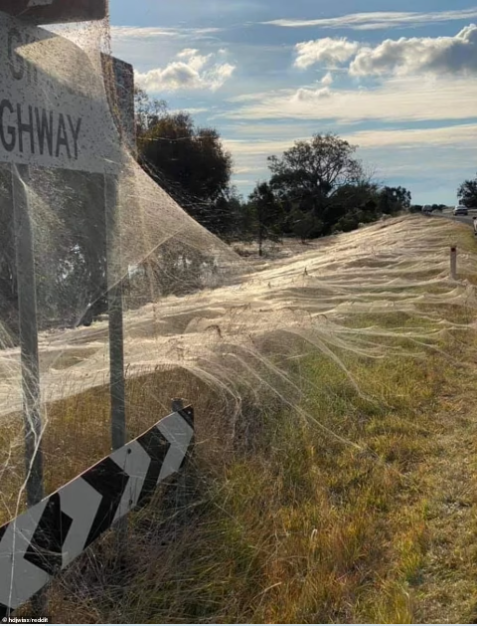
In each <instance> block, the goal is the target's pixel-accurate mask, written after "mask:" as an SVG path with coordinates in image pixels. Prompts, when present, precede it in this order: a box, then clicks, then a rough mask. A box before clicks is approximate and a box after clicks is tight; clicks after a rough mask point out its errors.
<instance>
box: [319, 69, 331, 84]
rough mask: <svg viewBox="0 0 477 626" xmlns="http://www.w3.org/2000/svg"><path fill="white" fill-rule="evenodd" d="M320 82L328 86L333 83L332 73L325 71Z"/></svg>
mask: <svg viewBox="0 0 477 626" xmlns="http://www.w3.org/2000/svg"><path fill="white" fill-rule="evenodd" d="M321 84H322V85H324V86H325V87H329V86H330V85H332V84H333V75H332V73H331V72H327V73H326V74H325V75H324V76H323V78H322V79H321Z"/></svg>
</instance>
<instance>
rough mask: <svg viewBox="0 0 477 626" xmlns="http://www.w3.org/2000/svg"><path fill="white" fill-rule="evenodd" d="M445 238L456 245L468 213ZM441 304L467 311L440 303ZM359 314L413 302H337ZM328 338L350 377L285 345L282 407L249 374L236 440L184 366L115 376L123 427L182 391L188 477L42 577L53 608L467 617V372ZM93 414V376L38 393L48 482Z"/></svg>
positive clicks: (167, 619) (463, 356)
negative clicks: (123, 528)
mask: <svg viewBox="0 0 477 626" xmlns="http://www.w3.org/2000/svg"><path fill="white" fill-rule="evenodd" d="M456 232H457V231H456ZM454 238H457V239H458V241H459V246H460V247H461V248H462V249H464V248H465V247H466V246H468V247H467V249H468V250H469V251H471V250H472V247H471V246H472V245H473V244H474V242H473V240H472V239H471V236H470V235H469V236H468V235H467V231H465V230H464V229H460V230H459V232H457V235H455V236H454ZM440 312H441V314H442V316H452V319H454V320H458V321H462V322H468V321H472V320H473V319H474V314H473V312H472V311H470V310H468V309H466V308H465V307H459V306H456V305H449V306H448V307H447V308H446V309H445V310H444V309H442V311H440ZM371 323H377V324H379V325H381V326H382V327H383V328H388V329H392V328H394V327H396V326H399V327H402V326H403V325H404V326H405V325H409V326H413V325H414V324H415V323H416V320H415V319H413V318H412V316H409V315H406V314H402V313H399V312H397V313H393V314H391V315H388V316H384V315H380V316H379V317H375V318H371V317H369V316H367V317H360V318H357V317H355V318H353V319H352V320H349V324H350V325H354V326H366V325H368V324H371ZM429 323H431V322H429ZM388 341H389V342H390V343H392V340H390V339H389V340H388ZM440 347H441V348H442V349H446V350H447V352H448V353H449V354H450V355H451V357H453V358H455V359H456V360H460V361H464V360H465V361H467V362H472V361H474V362H475V348H476V343H475V337H474V336H470V333H469V331H467V333H466V334H465V335H464V334H463V333H457V332H455V333H452V334H451V333H449V334H447V335H443V336H442V340H441V346H440ZM340 356H341V357H342V358H343V360H344V362H345V364H346V366H347V367H348V369H349V371H350V372H351V373H352V374H353V377H354V379H355V380H356V381H357V383H358V385H359V389H360V391H361V393H358V392H357V390H356V388H355V387H354V386H353V385H352V384H351V383H350V381H349V379H348V378H347V376H346V375H345V373H344V372H343V371H342V370H341V369H340V368H339V367H338V366H337V365H336V364H335V363H334V362H332V361H330V360H329V359H327V358H326V357H324V356H323V355H322V354H319V353H318V352H314V353H312V354H308V355H307V356H304V357H302V358H301V359H298V360H286V359H285V360H284V362H282V363H281V365H283V366H285V365H286V366H287V368H288V371H289V372H290V375H291V376H293V378H294V380H295V381H296V383H297V384H298V385H299V386H300V387H301V389H302V390H303V391H304V398H305V399H304V400H302V401H301V402H300V404H297V405H296V406H295V407H294V408H293V409H292V408H283V406H282V407H278V406H277V405H276V403H273V402H272V401H271V398H269V397H268V396H267V395H266V394H265V392H264V393H263V395H262V403H261V405H260V406H257V405H254V404H253V401H252V399H250V401H249V404H248V405H247V404H246V403H245V405H244V407H243V419H244V423H246V425H247V428H246V429H243V431H241V434H242V435H243V437H242V438H241V440H240V442H238V441H237V440H236V441H234V442H232V441H231V440H230V438H229V434H230V428H229V426H230V425H229V424H228V422H227V418H226V417H225V416H226V415H227V411H228V407H227V405H226V403H224V401H223V400H219V398H218V396H217V395H216V394H214V393H213V392H212V391H211V390H210V389H208V388H207V387H206V386H205V385H204V384H203V383H201V382H199V381H198V380H195V379H193V378H191V377H190V375H188V374H187V373H186V372H184V371H179V370H174V371H171V372H167V373H158V372H156V373H152V374H149V375H147V376H145V377H143V378H141V379H138V380H137V381H134V382H130V383H129V384H128V407H129V417H128V419H129V420H130V424H131V428H130V433H129V434H130V436H136V435H137V434H139V432H141V430H144V429H145V428H147V427H148V426H150V425H151V423H152V421H153V419H152V417H151V416H157V417H158V418H159V417H161V416H162V415H165V414H166V413H167V412H168V411H169V401H170V398H171V397H173V396H177V395H181V394H182V395H183V396H184V397H186V398H187V399H188V400H190V401H191V402H192V403H193V404H194V406H195V408H196V416H197V425H198V436H197V446H196V448H195V451H194V456H193V458H192V461H191V463H190V465H189V468H188V470H187V477H188V478H187V481H188V482H187V484H186V485H185V486H184V485H182V487H181V488H180V489H179V488H176V489H173V490H172V491H167V490H166V492H165V493H164V492H163V493H161V494H159V496H158V498H156V500H155V501H154V502H153V503H152V504H151V505H150V506H149V507H148V508H147V509H145V510H144V511H142V512H140V513H138V514H134V515H133V516H131V517H130V528H129V538H128V542H127V545H124V546H122V550H121V552H122V557H123V559H122V560H121V562H120V563H119V562H118V558H117V557H118V555H117V550H116V546H115V544H114V537H113V535H112V534H110V535H108V536H107V537H105V539H104V540H102V541H100V542H99V543H98V544H97V545H95V546H94V547H92V548H91V549H89V550H88V551H87V553H86V554H85V555H84V556H82V557H81V558H80V559H78V561H77V563H75V564H74V565H73V566H72V568H70V571H69V572H68V573H66V574H65V575H64V576H63V577H62V578H61V579H59V580H58V581H56V582H55V583H54V585H53V586H52V587H51V589H50V591H49V598H50V611H49V612H50V614H51V615H52V618H53V620H54V621H55V622H57V623H191V622H195V623H247V622H248V623H366V622H368V623H369V622H371V623H373V622H374V623H416V622H417V623H442V622H445V623H451V622H464V623H475V619H476V618H477V583H476V580H477V565H476V564H477V558H476V557H477V532H476V528H477V527H476V524H475V519H476V516H477V491H476V487H475V485H476V484H477V483H476V480H475V478H476V473H477V455H476V453H477V449H476V444H475V441H477V439H476V437H475V434H476V433H475V431H476V429H477V419H476V418H477V414H476V410H475V409H474V408H473V406H472V398H473V386H474V385H473V376H474V372H473V371H469V369H467V370H466V369H464V368H462V367H456V366H455V364H454V362H453V360H452V359H451V358H449V357H447V356H445V355H444V354H442V353H439V352H437V351H435V352H430V353H429V354H428V356H427V358H425V359H415V358H412V357H404V356H402V357H399V358H396V357H393V359H392V360H391V359H382V360H372V359H364V358H358V357H350V356H349V355H348V356H346V355H340ZM317 389H319V391H317ZM80 415H81V419H78V417H79V416H80ZM107 415H108V400H107V394H106V391H105V390H104V389H98V390H92V391H90V392H88V393H86V394H82V395H80V396H77V397H74V398H71V399H69V400H66V401H64V402H63V403H57V404H55V405H54V406H52V407H51V408H50V411H49V417H50V423H49V426H48V429H49V430H47V434H46V442H45V449H46V455H47V459H48V458H49V459H51V460H53V459H54V458H55V455H58V454H59V453H60V450H61V453H62V458H63V459H66V458H69V457H70V455H71V458H72V459H73V461H71V463H70V462H68V464H66V462H65V463H64V465H63V466H62V468H61V472H60V471H58V472H57V471H55V474H54V475H53V474H52V473H50V474H49V475H48V485H49V488H50V490H51V489H53V488H56V487H58V486H60V484H63V483H64V482H65V480H67V479H69V478H72V477H73V476H74V475H75V474H76V473H78V471H80V470H81V469H84V467H86V466H87V465H88V464H90V463H91V462H93V461H96V460H98V458H99V457H100V456H102V455H104V454H107V452H108V450H107V449H106V448H107V445H106V443H105V442H107V441H108V427H107V423H108V419H107ZM305 415H306V417H305ZM69 418H71V419H69ZM330 433H332V434H330ZM55 467H56V468H58V466H57V465H55ZM12 485H13V483H12ZM15 488H16V487H15ZM14 492H15V489H14V488H13V487H12V489H11V493H12V494H13V493H14ZM7 499H8V498H7ZM25 611H26V612H28V610H27V608H26V609H25Z"/></svg>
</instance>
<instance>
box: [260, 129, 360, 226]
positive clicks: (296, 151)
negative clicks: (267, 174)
mask: <svg viewBox="0 0 477 626" xmlns="http://www.w3.org/2000/svg"><path fill="white" fill-rule="evenodd" d="M355 151H356V147H355V146H351V145H350V144H349V143H348V142H347V141H344V140H343V139H340V138H339V137H337V136H336V135H333V134H327V135H319V134H317V135H313V137H312V139H311V140H310V141H297V142H295V145H294V146H293V147H292V148H290V149H289V150H287V151H285V152H284V153H283V156H282V158H281V159H279V158H277V157H276V156H271V157H269V158H268V162H269V168H270V171H271V172H272V177H271V180H270V186H271V187H272V189H274V190H275V191H276V192H277V193H278V194H279V195H280V196H281V197H282V198H284V199H286V200H287V201H288V203H289V205H290V207H291V208H294V209H297V208H298V210H301V211H302V212H304V213H308V212H312V213H313V214H314V216H315V217H316V218H321V216H322V214H323V212H324V210H325V209H326V208H327V207H328V206H330V205H331V204H332V198H333V196H334V194H336V192H337V190H338V189H340V188H341V187H342V186H345V185H352V184H356V183H358V182H359V181H360V180H362V179H363V177H364V174H363V170H362V167H361V165H360V163H359V162H358V161H357V160H356V159H355V158H354V157H353V154H354V152H355Z"/></svg>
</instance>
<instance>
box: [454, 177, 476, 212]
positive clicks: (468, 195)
mask: <svg viewBox="0 0 477 626" xmlns="http://www.w3.org/2000/svg"><path fill="white" fill-rule="evenodd" d="M457 197H458V198H460V201H461V202H462V204H463V205H464V206H466V207H467V208H468V209H473V208H477V177H476V178H474V179H473V180H466V181H464V182H463V183H462V185H461V186H460V187H459V189H458V190H457Z"/></svg>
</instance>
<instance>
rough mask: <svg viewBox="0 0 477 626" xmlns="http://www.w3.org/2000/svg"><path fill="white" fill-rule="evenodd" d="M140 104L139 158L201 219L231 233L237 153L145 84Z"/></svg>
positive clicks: (139, 95) (138, 97)
mask: <svg viewBox="0 0 477 626" xmlns="http://www.w3.org/2000/svg"><path fill="white" fill-rule="evenodd" d="M136 107H137V109H136V120H137V121H136V125H137V128H138V153H139V157H138V160H139V164H140V165H141V166H142V167H143V168H144V169H145V170H146V171H147V172H148V173H149V174H150V175H151V176H152V177H153V178H154V179H155V180H156V182H157V183H158V184H159V185H160V186H161V187H162V188H163V189H164V190H165V191H166V192H167V193H168V194H169V195H170V196H171V197H172V198H173V199H174V200H175V201H176V202H177V203H178V204H180V206H181V207H182V208H184V209H185V210H186V211H187V212H188V213H189V214H190V215H191V216H192V217H193V218H194V219H196V220H197V221H198V222H199V223H201V224H202V225H203V226H205V227H206V228H208V229H209V230H211V231H212V232H215V233H217V234H223V233H227V232H228V231H229V230H230V226H231V225H230V222H229V220H228V219H226V218H227V211H226V209H228V208H230V206H229V205H228V202H227V200H228V194H229V187H230V177H231V172H232V158H231V156H230V154H229V153H228V152H226V151H225V150H224V148H223V146H222V142H221V139H220V136H219V133H218V132H217V131H216V130H215V129H213V128H196V127H195V124H194V122H193V120H192V117H191V116H190V115H189V114H188V113H184V112H179V113H170V112H169V111H168V109H167V106H166V105H165V103H164V102H163V101H159V100H158V101H150V100H148V97H147V95H144V92H141V91H140V90H139V91H138V92H137V93H136ZM224 211H225V213H224ZM219 214H220V218H219Z"/></svg>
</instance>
